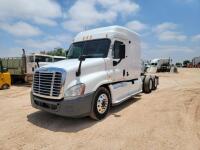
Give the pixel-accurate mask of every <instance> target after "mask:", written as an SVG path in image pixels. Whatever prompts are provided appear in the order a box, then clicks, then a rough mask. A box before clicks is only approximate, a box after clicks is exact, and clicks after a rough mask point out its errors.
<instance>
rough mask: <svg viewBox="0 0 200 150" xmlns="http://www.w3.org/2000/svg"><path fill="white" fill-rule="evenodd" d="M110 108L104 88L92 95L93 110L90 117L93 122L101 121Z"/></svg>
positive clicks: (107, 94) (107, 92)
mask: <svg viewBox="0 0 200 150" xmlns="http://www.w3.org/2000/svg"><path fill="white" fill-rule="evenodd" d="M109 108H110V93H109V91H108V90H107V89H106V88H104V87H100V88H98V89H97V91H96V92H95V95H94V102H93V108H92V112H91V115H90V117H91V118H93V119H95V120H101V119H103V118H104V117H105V116H106V115H107V113H108V111H109Z"/></svg>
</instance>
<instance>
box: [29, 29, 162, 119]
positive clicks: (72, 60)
mask: <svg viewBox="0 0 200 150" xmlns="http://www.w3.org/2000/svg"><path fill="white" fill-rule="evenodd" d="M140 47H141V46H140V39H139V36H138V34H137V33H135V32H133V31H131V30H129V29H127V28H124V27H120V26H110V27H104V28H98V29H93V30H88V31H84V32H81V33H79V34H78V35H77V36H76V37H75V38H74V42H73V43H72V44H71V46H70V48H69V53H68V59H67V60H64V61H60V62H57V63H54V64H49V65H46V66H43V67H41V68H39V69H37V70H36V72H35V75H34V81H33V86H32V92H31V104H32V106H33V107H35V108H37V109H41V110H44V111H47V112H50V113H54V114H57V115H61V116H69V117H82V116H90V117H92V118H94V119H96V120H100V119H103V118H104V117H105V116H106V115H107V113H108V111H109V109H110V106H113V105H118V104H120V103H122V102H123V101H125V100H127V99H129V98H130V97H132V96H134V95H136V94H139V93H141V92H145V93H150V92H151V91H152V90H155V89H156V88H157V85H158V80H159V79H158V77H157V76H155V75H141V70H142V69H141V48H140Z"/></svg>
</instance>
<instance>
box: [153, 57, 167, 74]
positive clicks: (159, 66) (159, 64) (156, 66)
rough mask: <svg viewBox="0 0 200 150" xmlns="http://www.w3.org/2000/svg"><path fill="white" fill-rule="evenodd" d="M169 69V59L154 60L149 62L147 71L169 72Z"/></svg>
mask: <svg viewBox="0 0 200 150" xmlns="http://www.w3.org/2000/svg"><path fill="white" fill-rule="evenodd" d="M170 69H171V59H170V58H156V59H153V60H151V63H150V69H149V70H154V72H170ZM150 72H152V71H150Z"/></svg>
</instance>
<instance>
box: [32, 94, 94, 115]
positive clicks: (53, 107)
mask: <svg viewBox="0 0 200 150" xmlns="http://www.w3.org/2000/svg"><path fill="white" fill-rule="evenodd" d="M93 95H94V92H93V93H89V94H86V95H84V96H79V97H75V98H70V99H62V100H50V99H44V98H41V97H37V96H34V95H33V94H32V93H31V104H32V106H33V107H34V108H37V109H40V110H44V111H47V112H49V113H53V114H56V115H60V116H66V117H83V116H88V115H89V114H90V112H91V109H92V103H93Z"/></svg>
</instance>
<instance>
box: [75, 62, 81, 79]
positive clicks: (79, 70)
mask: <svg viewBox="0 0 200 150" xmlns="http://www.w3.org/2000/svg"><path fill="white" fill-rule="evenodd" d="M81 64H82V60H81V61H80V63H79V66H78V70H77V71H76V76H77V77H79V76H80V75H81Z"/></svg>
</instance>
